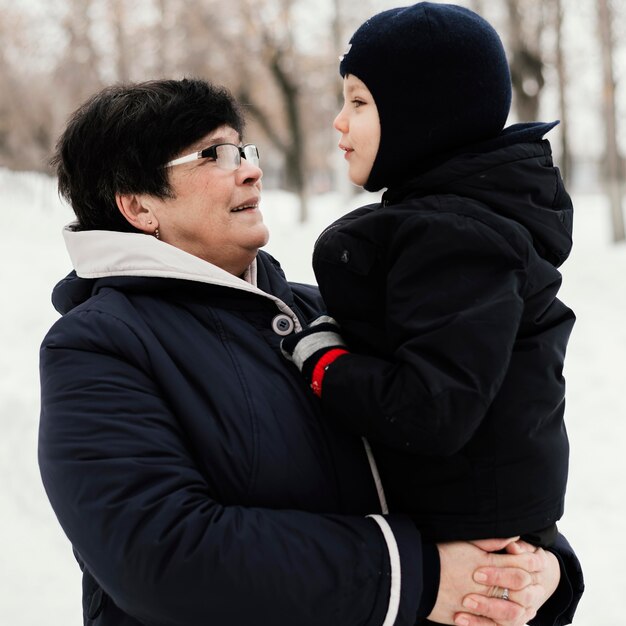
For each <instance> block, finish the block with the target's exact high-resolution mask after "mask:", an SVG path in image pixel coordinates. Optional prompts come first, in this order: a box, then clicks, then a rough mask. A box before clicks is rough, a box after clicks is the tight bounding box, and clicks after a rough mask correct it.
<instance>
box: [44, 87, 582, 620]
mask: <svg viewBox="0 0 626 626" xmlns="http://www.w3.org/2000/svg"><path fill="white" fill-rule="evenodd" d="M242 131H243V120H242V117H241V114H240V112H239V111H238V108H237V106H236V103H235V102H234V101H233V99H232V97H231V96H230V95H229V94H228V93H227V92H225V91H224V90H222V89H219V88H216V87H213V86H211V85H209V84H207V83H205V82H203V81H198V80H181V81H154V82H150V83H143V84H139V85H134V86H129V87H114V88H109V89H105V90H104V91H102V92H101V93H99V94H97V95H96V96H94V97H93V98H91V99H90V100H89V101H88V102H87V103H85V104H84V105H83V106H82V107H81V108H80V109H79V110H78V111H77V112H76V113H75V114H74V116H73V117H72V119H71V120H70V122H69V124H68V126H67V128H66V130H65V132H64V133H63V135H62V137H61V139H60V141H59V144H58V149H57V153H56V157H55V163H56V167H57V173H58V177H59V189H60V191H61V193H62V194H63V196H64V197H65V198H67V199H68V200H69V202H70V203H71V205H72V207H73V209H74V211H75V213H76V217H77V222H76V223H75V224H74V225H72V226H70V227H68V228H67V229H66V230H65V232H64V236H65V240H66V244H67V247H68V251H69V253H70V256H71V259H72V262H73V265H74V268H75V272H73V273H72V274H70V275H69V276H68V277H67V278H66V279H65V280H63V281H62V282H61V283H59V285H57V287H56V288H55V290H54V294H53V301H54V304H55V306H56V307H57V309H58V310H59V311H60V312H61V313H63V317H62V318H61V319H60V320H59V321H58V322H57V323H56V324H55V325H54V326H53V327H52V329H51V330H50V331H49V333H48V335H47V336H46V338H45V339H44V342H43V345H42V349H41V385H42V400H41V406H42V409H41V427H40V440H39V460H40V467H41V472H42V477H43V481H44V484H45V487H46V491H47V493H48V496H49V498H50V501H51V503H52V506H53V508H54V510H55V512H56V514H57V516H58V519H59V521H60V523H61V525H62V527H63V529H64V531H65V532H66V534H67V536H68V537H69V538H70V540H71V542H72V544H73V547H74V551H75V554H76V557H77V560H78V562H79V564H80V566H81V568H82V570H83V580H84V583H83V606H84V620H85V624H90V625H91V624H94V625H95V624H98V625H101V626H112V625H116V626H117V625H120V626H121V625H124V626H129V625H134V624H137V625H138V624H168V625H169V624H177V625H181V626H182V625H184V626H195V625H197V624H204V623H209V622H210V623H212V624H216V625H222V624H223V625H226V624H228V625H232V624H250V623H253V622H254V623H257V624H268V625H270V624H272V625H276V624H298V625H308V624H311V625H313V624H325V625H331V624H338V625H339V624H340V625H341V626H348V625H350V624H355V625H356V624H371V625H379V624H385V625H387V624H389V625H390V624H392V623H395V624H413V623H414V622H415V619H416V616H418V617H419V616H426V615H428V614H430V613H431V612H432V613H435V614H437V615H444V616H445V619H446V620H447V621H448V622H449V623H452V620H453V618H454V617H455V615H456V619H457V623H459V624H469V625H471V626H488V625H493V624H494V623H496V622H497V623H499V624H503V625H505V626H513V625H519V624H522V623H524V621H525V619H526V618H527V617H528V616H529V615H532V614H534V612H535V610H536V609H537V608H538V607H539V606H541V605H542V604H543V603H544V601H545V599H546V598H547V597H548V596H551V595H552V598H551V600H550V602H548V603H547V605H546V609H545V611H543V612H544V614H545V615H546V619H547V620H548V621H547V622H546V623H552V622H553V621H554V617H555V616H556V615H557V614H558V613H560V612H561V611H564V610H568V606H569V605H570V598H569V596H568V594H569V593H570V585H569V583H568V582H567V579H566V578H567V577H566V576H562V575H561V572H560V570H559V565H558V562H557V560H556V558H555V557H554V556H553V555H549V554H547V553H543V552H523V551H524V550H525V547H524V546H523V545H517V547H515V548H510V550H512V551H515V552H519V554H507V555H504V554H503V555H495V554H488V553H486V552H483V551H482V550H479V549H478V548H476V547H475V546H472V545H470V544H468V543H456V544H441V545H439V546H435V545H434V544H432V543H428V542H423V541H422V540H421V539H420V534H419V531H418V530H417V528H416V527H415V525H414V524H413V523H412V522H411V521H410V519H408V518H407V517H405V516H403V515H385V516H383V515H380V514H378V513H379V512H380V506H379V499H378V493H377V490H376V483H375V480H374V479H373V477H372V474H371V471H370V462H369V460H368V457H367V455H366V453H365V450H364V448H363V447H362V445H361V442H360V440H359V439H358V438H354V437H352V436H349V435H346V434H344V433H342V432H340V431H338V430H335V429H334V428H333V427H332V425H330V424H328V423H327V422H325V421H324V420H323V419H321V416H320V414H319V408H318V406H317V403H316V399H315V398H311V397H309V394H308V392H307V389H306V387H305V385H304V383H303V382H302V381H301V380H300V377H299V376H298V375H297V373H296V372H295V371H293V369H292V368H290V367H287V366H286V365H285V364H284V361H283V360H282V357H281V354H280V349H279V344H280V340H281V338H282V337H284V336H286V335H288V334H290V333H292V332H294V331H295V330H299V329H301V327H302V325H303V324H304V323H305V322H306V320H309V319H312V318H314V317H316V316H317V315H318V314H319V312H320V311H321V310H322V303H321V301H320V299H319V296H318V294H317V292H316V290H314V289H313V288H311V287H307V286H302V285H296V284H290V283H288V282H287V281H286V280H285V278H284V276H283V274H282V272H281V270H280V267H279V265H278V264H277V263H276V262H275V261H274V260H273V259H272V258H271V257H269V256H268V255H267V254H265V253H263V252H260V251H259V248H260V247H261V246H263V245H264V244H265V243H266V242H267V239H268V232H267V229H266V227H265V225H264V224H263V219H262V216H261V213H260V212H259V206H258V205H259V199H260V193H261V176H262V172H261V170H260V169H259V167H258V152H257V150H256V147H255V146H253V145H245V146H241V137H242ZM500 545H501V544H498V542H494V543H493V545H492V546H490V547H491V548H493V549H497V548H499V547H500ZM563 555H565V557H566V558H574V557H573V555H572V554H571V551H569V550H568V548H567V547H566V546H564V547H563ZM496 585H498V586H499V587H498V588H496V587H495V586H496ZM557 585H558V593H556V594H553V592H554V590H555V588H557ZM501 588H507V589H508V590H509V592H510V594H511V598H510V601H508V602H507V601H504V600H502V599H499V598H490V597H489V595H490V594H491V595H493V593H494V592H496V593H497V592H498V589H500V590H501ZM516 594H517V595H516ZM463 602H464V603H465V606H466V607H467V608H468V609H470V610H471V613H470V612H462V611H464V609H463V604H462V603H463ZM551 604H552V605H553V606H550V605H551ZM479 614H480V615H483V616H485V617H478V616H477V615H479ZM489 618H493V619H489Z"/></svg>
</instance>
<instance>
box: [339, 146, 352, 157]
mask: <svg viewBox="0 0 626 626" xmlns="http://www.w3.org/2000/svg"><path fill="white" fill-rule="evenodd" d="M339 149H340V150H343V151H344V155H343V157H344V159H349V158H350V155H351V154H352V153H353V152H354V148H349V147H348V146H344V145H343V144H339Z"/></svg>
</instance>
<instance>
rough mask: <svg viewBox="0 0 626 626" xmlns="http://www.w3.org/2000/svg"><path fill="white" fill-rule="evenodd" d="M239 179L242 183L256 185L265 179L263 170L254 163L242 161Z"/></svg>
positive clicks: (238, 174)
mask: <svg viewBox="0 0 626 626" xmlns="http://www.w3.org/2000/svg"><path fill="white" fill-rule="evenodd" d="M237 178H238V179H239V181H240V182H242V183H256V182H258V181H259V180H261V178H263V170H262V169H261V168H260V167H259V166H258V165H254V163H252V161H248V159H241V165H240V166H239V168H238V169H237Z"/></svg>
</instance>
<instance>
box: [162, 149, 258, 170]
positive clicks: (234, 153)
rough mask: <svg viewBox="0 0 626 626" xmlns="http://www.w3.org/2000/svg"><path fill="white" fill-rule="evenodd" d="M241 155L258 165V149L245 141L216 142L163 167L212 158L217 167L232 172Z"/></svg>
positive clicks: (239, 162) (236, 167) (238, 163)
mask: <svg viewBox="0 0 626 626" xmlns="http://www.w3.org/2000/svg"><path fill="white" fill-rule="evenodd" d="M242 157H243V158H244V159H246V160H247V161H248V162H249V163H251V164H252V165H254V166H256V167H258V166H259V149H258V148H257V147H256V146H255V145H254V144H253V143H247V144H246V145H245V146H237V145H235V144H234V143H216V144H215V145H214V146H209V147H208V148H204V150H200V151H198V152H194V153H193V154H187V155H185V156H181V157H178V158H177V159H174V160H173V161H169V163H166V164H165V167H173V166H174V165H180V164H181V163H191V162H192V161H196V160H197V159H214V160H215V162H216V163H217V167H219V168H221V169H223V170H228V171H229V172H234V171H235V170H236V169H239V166H240V165H241V158H242Z"/></svg>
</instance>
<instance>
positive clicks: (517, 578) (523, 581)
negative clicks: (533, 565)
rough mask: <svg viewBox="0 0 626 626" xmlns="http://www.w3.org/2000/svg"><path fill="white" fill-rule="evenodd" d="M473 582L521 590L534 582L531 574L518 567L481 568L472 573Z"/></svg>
mask: <svg viewBox="0 0 626 626" xmlns="http://www.w3.org/2000/svg"><path fill="white" fill-rule="evenodd" d="M474 581H475V582H477V583H480V584H481V585H485V586H487V587H490V588H493V587H501V588H502V589H504V588H506V589H523V588H524V587H527V586H528V585H532V584H533V582H534V581H533V576H532V574H531V573H530V572H527V571H526V570H524V569H520V568H519V567H481V568H480V569H477V570H476V571H475V572H474Z"/></svg>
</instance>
